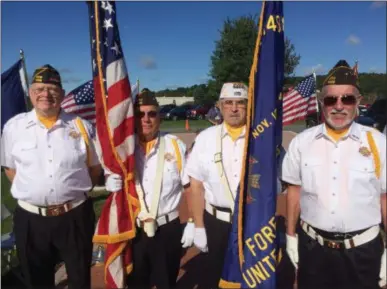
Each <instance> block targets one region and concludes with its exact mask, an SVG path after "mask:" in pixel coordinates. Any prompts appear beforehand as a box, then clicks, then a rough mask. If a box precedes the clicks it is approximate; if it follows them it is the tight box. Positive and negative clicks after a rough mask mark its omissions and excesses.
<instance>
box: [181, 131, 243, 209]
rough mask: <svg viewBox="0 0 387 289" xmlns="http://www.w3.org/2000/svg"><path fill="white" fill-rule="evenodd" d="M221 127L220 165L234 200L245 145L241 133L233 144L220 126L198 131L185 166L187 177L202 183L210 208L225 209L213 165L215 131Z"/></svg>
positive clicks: (226, 199) (226, 201) (227, 205)
mask: <svg viewBox="0 0 387 289" xmlns="http://www.w3.org/2000/svg"><path fill="white" fill-rule="evenodd" d="M219 127H222V134H221V138H222V140H221V141H222V162H223V168H224V170H225V173H226V177H227V180H228V183H229V186H230V190H231V192H232V194H233V197H234V199H235V197H236V194H237V189H238V185H239V181H240V177H241V172H242V161H243V160H242V159H243V150H244V145H245V131H243V133H242V134H241V135H240V136H239V137H238V139H236V141H233V140H232V138H231V136H230V135H229V134H228V132H227V129H226V126H225V125H224V124H220V125H216V126H212V127H209V128H207V129H205V130H204V131H202V132H201V133H200V134H199V135H198V136H197V137H196V139H195V145H194V147H193V149H192V151H191V153H190V156H189V159H188V162H187V174H188V175H189V176H190V177H192V178H194V179H196V180H198V181H200V182H202V183H203V186H204V190H205V192H204V198H205V200H206V202H208V203H209V204H211V205H213V206H217V207H221V208H229V209H231V207H232V206H233V204H231V203H230V199H229V197H228V196H227V195H226V194H227V191H226V190H225V188H224V187H223V184H222V182H221V178H220V176H219V171H218V168H217V166H216V163H215V154H216V153H217V145H216V138H217V137H218V128H219Z"/></svg>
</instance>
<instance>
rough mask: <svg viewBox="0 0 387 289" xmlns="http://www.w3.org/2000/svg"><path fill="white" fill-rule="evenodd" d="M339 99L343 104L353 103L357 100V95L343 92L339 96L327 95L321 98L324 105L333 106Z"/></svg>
mask: <svg viewBox="0 0 387 289" xmlns="http://www.w3.org/2000/svg"><path fill="white" fill-rule="evenodd" d="M339 99H340V100H341V102H342V104H344V105H354V104H356V102H357V96H356V95H353V94H343V95H341V96H336V95H327V96H325V97H324V98H323V100H322V101H323V104H324V106H333V105H335V104H336V103H337V101H338V100H339Z"/></svg>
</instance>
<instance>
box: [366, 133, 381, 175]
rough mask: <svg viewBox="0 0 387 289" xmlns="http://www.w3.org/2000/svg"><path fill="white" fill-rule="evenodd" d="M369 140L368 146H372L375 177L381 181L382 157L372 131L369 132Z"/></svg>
mask: <svg viewBox="0 0 387 289" xmlns="http://www.w3.org/2000/svg"><path fill="white" fill-rule="evenodd" d="M367 140H368V145H369V146H370V149H371V153H372V158H373V159H374V166H375V175H376V177H377V178H378V179H379V178H380V157H379V152H378V148H377V147H376V144H375V140H374V137H373V136H372V132H371V131H367Z"/></svg>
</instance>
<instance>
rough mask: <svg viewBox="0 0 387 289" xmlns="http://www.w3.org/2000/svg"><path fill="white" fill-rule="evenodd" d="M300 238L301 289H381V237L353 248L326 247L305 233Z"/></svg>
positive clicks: (299, 272) (299, 288)
mask: <svg viewBox="0 0 387 289" xmlns="http://www.w3.org/2000/svg"><path fill="white" fill-rule="evenodd" d="M321 235H322V234H321ZM298 236H299V267H298V289H328V288H329V289H331V288H332V289H380V287H379V285H378V281H379V272H380V262H381V258H382V254H383V242H382V238H381V236H380V234H379V235H378V237H376V238H375V239H374V240H372V241H370V242H368V243H366V244H363V245H361V246H358V247H355V248H352V249H332V248H328V247H323V246H321V245H320V244H319V243H318V242H317V241H315V240H313V239H312V238H310V237H309V236H308V235H307V234H306V233H305V232H304V231H303V230H300V232H299V235H298Z"/></svg>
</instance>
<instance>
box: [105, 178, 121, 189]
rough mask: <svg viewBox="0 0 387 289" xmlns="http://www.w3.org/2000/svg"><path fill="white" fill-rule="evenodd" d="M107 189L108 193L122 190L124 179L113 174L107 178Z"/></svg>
mask: <svg viewBox="0 0 387 289" xmlns="http://www.w3.org/2000/svg"><path fill="white" fill-rule="evenodd" d="M105 188H106V190H107V191H108V192H113V193H115V192H118V191H120V190H121V189H122V178H121V176H120V175H117V174H111V175H109V176H108V177H107V178H106V182H105Z"/></svg>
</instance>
